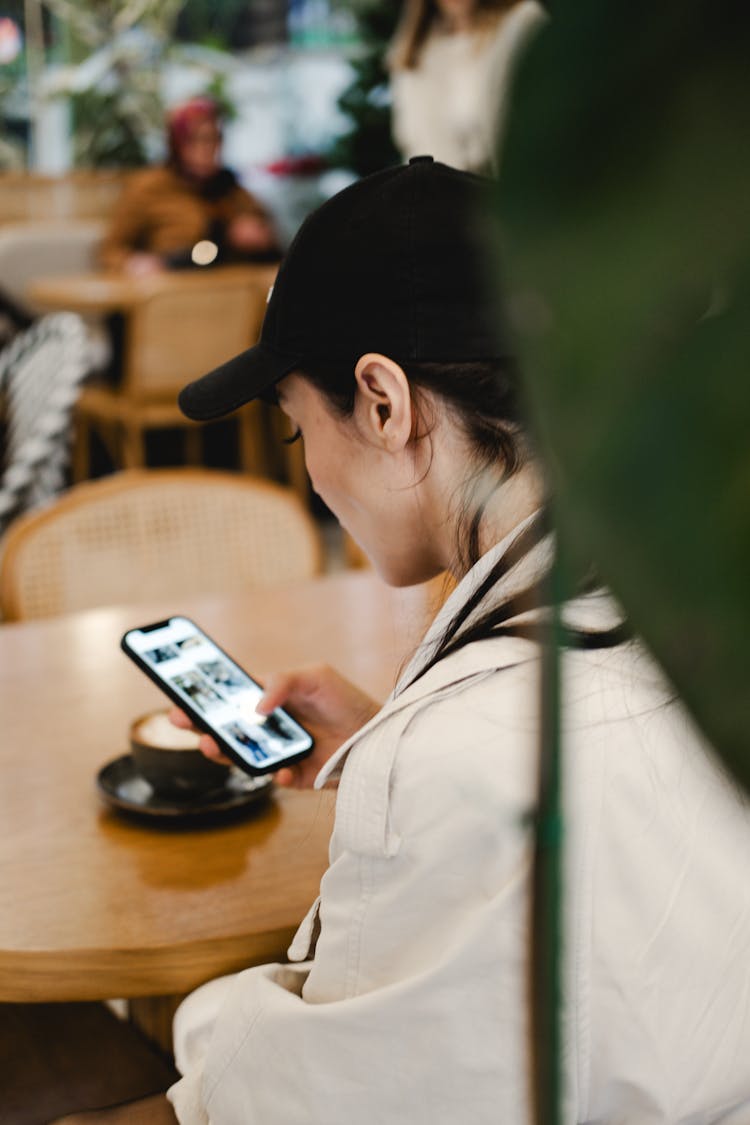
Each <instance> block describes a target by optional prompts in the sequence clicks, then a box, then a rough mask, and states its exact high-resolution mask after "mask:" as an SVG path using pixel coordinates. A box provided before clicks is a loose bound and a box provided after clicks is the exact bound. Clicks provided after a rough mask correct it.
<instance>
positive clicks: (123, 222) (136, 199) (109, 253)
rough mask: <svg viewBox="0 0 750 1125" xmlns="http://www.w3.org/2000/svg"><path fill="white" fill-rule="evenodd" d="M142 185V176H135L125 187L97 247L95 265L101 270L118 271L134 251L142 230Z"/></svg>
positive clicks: (143, 187) (144, 188)
mask: <svg viewBox="0 0 750 1125" xmlns="http://www.w3.org/2000/svg"><path fill="white" fill-rule="evenodd" d="M146 184H147V181H146V180H144V176H143V174H142V173H141V174H138V173H136V175H134V176H133V177H132V178H131V179H130V180H129V181H128V183H127V184H126V185H125V188H124V189H123V192H122V195H121V196H120V198H119V199H118V201H117V203H116V205H115V209H114V211H113V213H112V217H111V219H110V223H109V227H108V228H107V233H106V234H105V236H104V239H103V240H102V243H101V245H100V247H99V264H100V265H101V266H102V268H103V269H108V270H120V269H122V267H123V266H124V264H125V261H126V260H127V258H128V257H129V256H130V255H131V254H133V253H135V252H136V251H137V249H138V247H139V242H140V240H141V237H142V235H143V229H144V228H143V216H144V203H145V199H146V196H147V192H148V189H147V186H146Z"/></svg>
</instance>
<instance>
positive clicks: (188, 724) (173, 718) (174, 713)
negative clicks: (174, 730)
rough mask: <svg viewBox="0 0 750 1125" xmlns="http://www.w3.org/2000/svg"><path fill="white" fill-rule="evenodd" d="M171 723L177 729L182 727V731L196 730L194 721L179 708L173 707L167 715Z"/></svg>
mask: <svg viewBox="0 0 750 1125" xmlns="http://www.w3.org/2000/svg"><path fill="white" fill-rule="evenodd" d="M167 718H168V719H169V721H170V723H171V724H172V725H173V726H175V727H181V728H182V730H194V729H195V728H194V726H193V720H192V719H190V718H189V717H188V716H187V715H186V714H185V712H184V711H181V710H180V708H179V707H173V708H172V709H171V711H170V712H169V714H168V715H167Z"/></svg>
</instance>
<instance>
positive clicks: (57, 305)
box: [27, 265, 278, 316]
mask: <svg viewBox="0 0 750 1125" xmlns="http://www.w3.org/2000/svg"><path fill="white" fill-rule="evenodd" d="M277 270H278V266H276V265H236V266H220V267H217V268H216V269H206V270H175V271H165V272H164V273H158V274H153V275H151V276H149V277H130V276H128V275H127V274H124V273H104V272H102V273H81V274H68V275H64V276H61V277H40V278H37V279H36V280H35V281H33V282H31V283H30V285H29V286H28V288H27V295H28V297H29V299H30V300H31V301H33V303H34V304H35V305H38V306H40V307H42V308H45V309H49V310H50V311H60V310H67V311H71V312H77V313H80V314H81V316H89V315H103V314H105V313H113V312H120V313H125V314H127V313H128V312H129V311H130V310H132V309H133V308H134V307H135V306H136V305H137V304H138V303H139V302H141V301H144V300H147V299H148V298H149V297H151V296H153V295H154V294H156V293H162V292H164V291H165V290H167V291H169V292H179V291H186V290H190V289H191V288H196V287H200V286H204V285H205V284H206V279H209V280H210V279H211V278H212V277H216V278H223V279H224V280H230V279H231V280H237V281H257V283H258V284H259V285H260V286H261V287H262V288H263V289H268V287H269V286H270V285H272V284H273V280H274V278H275V277H276V273H277Z"/></svg>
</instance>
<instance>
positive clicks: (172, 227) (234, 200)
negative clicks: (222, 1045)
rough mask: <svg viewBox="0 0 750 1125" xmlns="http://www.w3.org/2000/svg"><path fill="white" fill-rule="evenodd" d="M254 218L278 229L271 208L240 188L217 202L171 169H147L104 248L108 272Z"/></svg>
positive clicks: (118, 211)
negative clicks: (214, 226) (131, 260)
mask: <svg viewBox="0 0 750 1125" xmlns="http://www.w3.org/2000/svg"><path fill="white" fill-rule="evenodd" d="M238 215H253V216H257V217H258V218H262V219H266V220H267V221H268V222H269V227H270V228H271V231H273V225H272V223H271V220H270V218H269V215H268V212H267V211H266V209H265V208H264V207H263V206H262V204H260V203H259V202H258V200H257V199H255V198H254V197H253V196H252V195H251V194H250V192H248V191H245V189H244V188H242V187H240V185H239V184H234V185H231V184H230V186H229V190H228V191H227V192H226V193H224V194H222V195H221V197H220V198H218V199H207V198H205V197H203V196H202V195H201V194H200V193H199V192H198V191H197V190H196V187H195V186H194V185H193V184H191V183H190V181H189V180H186V179H185V178H184V177H183V176H181V175H180V174H179V173H178V172H176V171H174V170H173V169H172V168H169V167H165V166H162V167H158V168H146V169H144V170H143V171H141V172H136V173H134V174H133V176H132V177H131V178H130V180H129V181H128V183H127V186H126V187H125V190H124V191H123V194H122V196H121V197H120V199H119V200H118V203H117V206H116V208H115V211H114V214H113V215H112V219H111V222H110V225H109V230H108V231H107V234H106V236H105V238H104V241H103V242H102V245H101V247H100V250H99V260H100V263H101V265H102V266H103V267H104V268H105V269H120V268H121V267H122V266H123V265H124V263H125V260H126V259H127V258H128V257H129V256H130V255H131V254H134V253H138V252H145V253H149V254H160V255H167V254H174V253H178V252H180V251H182V250H186V249H188V248H189V247H191V246H193V245H194V244H195V243H196V242H198V241H199V240H200V239H201V238H206V237H207V236H208V233H209V230H210V228H211V224H212V223H214V222H217V221H218V222H222V223H229V222H231V220H232V219H234V218H236V217H237V216H238Z"/></svg>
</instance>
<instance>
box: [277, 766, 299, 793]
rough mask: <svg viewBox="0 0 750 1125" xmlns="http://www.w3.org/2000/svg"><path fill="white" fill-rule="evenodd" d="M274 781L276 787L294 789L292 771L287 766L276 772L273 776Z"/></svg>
mask: <svg viewBox="0 0 750 1125" xmlns="http://www.w3.org/2000/svg"><path fill="white" fill-rule="evenodd" d="M274 781H275V782H276V784H277V785H281V786H282V788H284V789H290V788H293V787H294V770H293V769H291V768H290V767H289V766H287V767H285V768H284V769H283V770H277V771H276V773H275V775H274Z"/></svg>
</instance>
